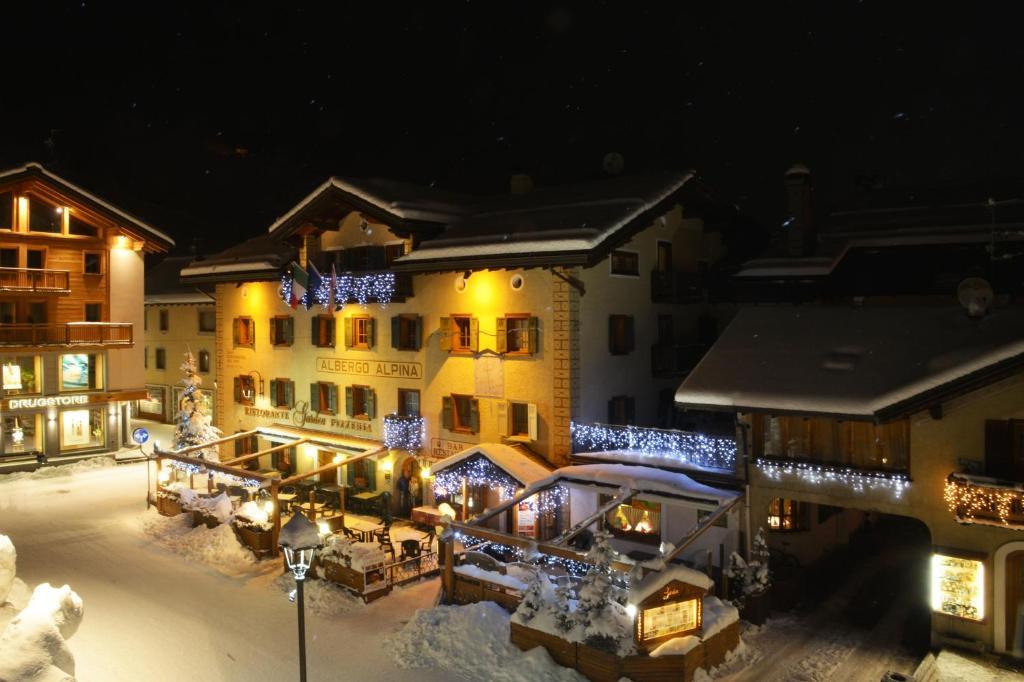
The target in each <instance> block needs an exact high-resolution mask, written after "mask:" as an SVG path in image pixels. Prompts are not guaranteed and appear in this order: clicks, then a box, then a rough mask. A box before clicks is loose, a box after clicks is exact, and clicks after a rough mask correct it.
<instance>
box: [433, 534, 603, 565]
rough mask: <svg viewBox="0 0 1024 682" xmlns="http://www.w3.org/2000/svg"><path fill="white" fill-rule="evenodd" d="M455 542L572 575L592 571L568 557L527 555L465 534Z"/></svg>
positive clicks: (514, 548) (582, 562) (538, 554)
mask: <svg viewBox="0 0 1024 682" xmlns="http://www.w3.org/2000/svg"><path fill="white" fill-rule="evenodd" d="M453 538H454V539H455V540H458V541H459V542H461V543H462V544H463V546H464V547H471V546H472V548H473V549H474V550H476V551H481V550H483V549H484V548H485V547H486V548H490V549H493V550H494V551H495V552H497V553H498V554H503V555H505V556H511V557H513V558H514V559H515V560H516V561H525V562H528V563H532V564H536V565H539V566H560V567H562V568H564V569H565V570H566V571H568V572H569V573H570V574H571V575H586V573H587V571H589V570H590V566H591V564H589V563H587V562H586V561H577V560H575V559H568V558H566V557H560V556H554V555H553V554H543V553H541V552H536V551H535V552H530V553H527V552H525V551H524V550H523V548H522V547H513V546H512V545H503V544H501V543H498V542H490V541H483V542H481V541H480V538H477V537H475V536H473V535H467V534H465V533H461V532H456V533H455V534H454V535H453Z"/></svg>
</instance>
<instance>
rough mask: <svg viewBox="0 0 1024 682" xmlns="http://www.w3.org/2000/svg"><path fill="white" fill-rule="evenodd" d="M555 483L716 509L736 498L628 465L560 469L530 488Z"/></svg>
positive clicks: (730, 493) (675, 475) (671, 473)
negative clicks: (590, 485)
mask: <svg viewBox="0 0 1024 682" xmlns="http://www.w3.org/2000/svg"><path fill="white" fill-rule="evenodd" d="M558 480H566V481H568V482H573V483H594V484H598V485H606V486H615V487H617V488H620V489H622V490H626V489H628V490H634V491H636V492H638V493H650V494H655V495H657V494H663V495H668V496H670V497H689V498H699V499H703V500H707V501H710V502H714V503H717V504H719V505H721V504H723V503H725V502H729V501H732V500H734V499H736V498H737V497H739V493H737V492H733V491H731V490H720V489H718V488H712V487H711V486H709V485H704V484H703V483H698V482H697V481H695V480H693V479H692V478H690V477H689V476H687V475H686V474H680V473H676V472H674V471H666V470H664V469H655V468H653V467H645V466H634V465H629V464H577V465H574V466H567V467H562V468H561V469H556V470H555V471H554V472H552V473H551V475H550V476H548V477H547V478H545V479H543V480H540V481H537V482H536V483H535V484H534V485H533V486H531V487H533V488H541V487H544V486H545V485H548V484H550V483H553V482H555V481H558Z"/></svg>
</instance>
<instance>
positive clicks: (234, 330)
mask: <svg viewBox="0 0 1024 682" xmlns="http://www.w3.org/2000/svg"><path fill="white" fill-rule="evenodd" d="M241 324H242V321H241V320H239V319H238V318H237V317H236V318H235V319H234V320H232V321H231V338H232V339H233V340H234V342H235V345H236V346H237V345H238V340H239V335H238V329H239V327H240V326H241Z"/></svg>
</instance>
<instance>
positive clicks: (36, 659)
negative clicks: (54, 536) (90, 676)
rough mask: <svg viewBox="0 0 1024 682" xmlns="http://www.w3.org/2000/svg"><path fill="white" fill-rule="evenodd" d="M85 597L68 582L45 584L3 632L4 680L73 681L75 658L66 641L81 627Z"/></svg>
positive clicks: (0, 672) (0, 665)
mask: <svg viewBox="0 0 1024 682" xmlns="http://www.w3.org/2000/svg"><path fill="white" fill-rule="evenodd" d="M83 612H84V611H83V607H82V599H81V598H80V597H79V596H78V595H77V594H75V592H73V591H72V590H71V588H70V587H68V586H67V585H65V586H63V587H60V588H55V587H51V586H50V585H49V583H43V584H42V585H40V586H39V587H37V588H36V589H35V591H34V592H33V593H32V598H31V599H30V600H29V603H28V606H26V607H25V609H24V610H23V611H22V612H21V613H19V614H18V615H17V616H15V618H14V620H12V621H11V622H10V623H9V624H8V625H7V628H6V629H4V631H3V633H0V680H4V682H73V680H74V674H75V658H74V656H72V654H71V650H70V649H69V648H68V645H67V642H66V641H65V640H67V639H70V638H71V637H72V636H73V635H74V634H75V632H76V631H77V630H78V626H79V624H80V623H81V622H82V615H83Z"/></svg>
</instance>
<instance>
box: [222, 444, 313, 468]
mask: <svg viewBox="0 0 1024 682" xmlns="http://www.w3.org/2000/svg"><path fill="white" fill-rule="evenodd" d="M308 442H309V439H308V438H300V439H298V440H297V441H295V442H293V443H285V444H284V445H275V446H274V447H272V448H267V449H266V450H260V451H259V452H252V453H250V454H248V455H242V456H241V457H235V458H234V459H229V460H228V461H226V462H221V464H226V465H232V464H238V463H239V462H248V461H249V460H250V459H255V458H257V457H263V456H264V455H270V454H273V453H275V452H280V451H281V450H287V449H288V448H293V447H295V446H296V445H302V444H303V443H308Z"/></svg>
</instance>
